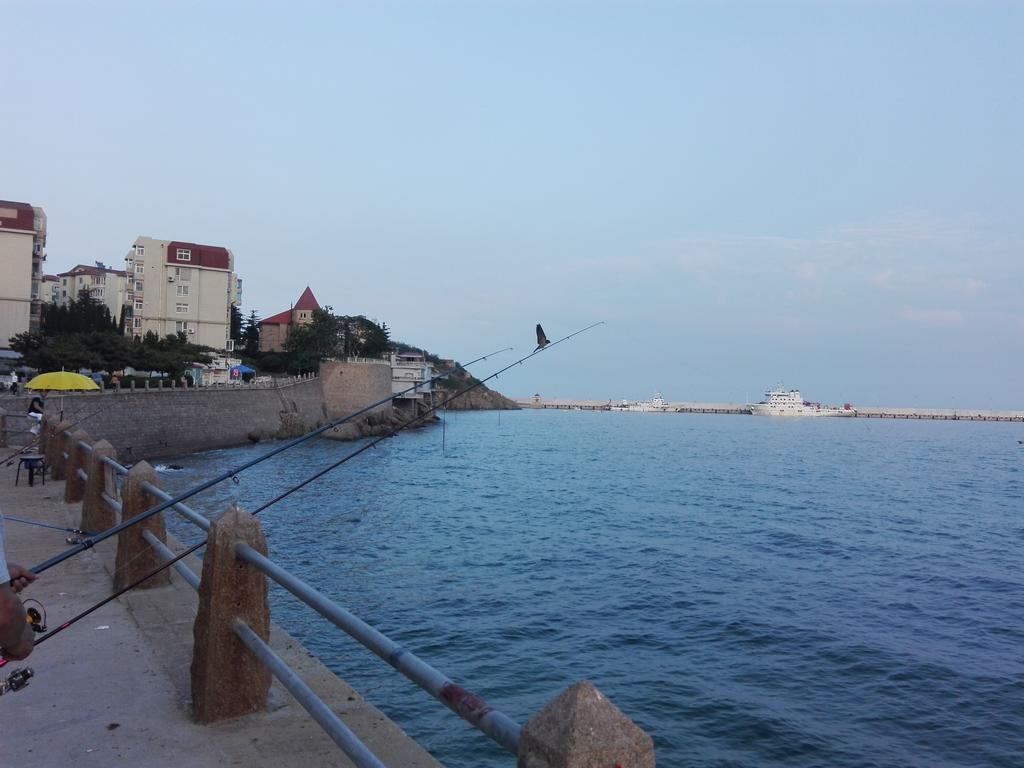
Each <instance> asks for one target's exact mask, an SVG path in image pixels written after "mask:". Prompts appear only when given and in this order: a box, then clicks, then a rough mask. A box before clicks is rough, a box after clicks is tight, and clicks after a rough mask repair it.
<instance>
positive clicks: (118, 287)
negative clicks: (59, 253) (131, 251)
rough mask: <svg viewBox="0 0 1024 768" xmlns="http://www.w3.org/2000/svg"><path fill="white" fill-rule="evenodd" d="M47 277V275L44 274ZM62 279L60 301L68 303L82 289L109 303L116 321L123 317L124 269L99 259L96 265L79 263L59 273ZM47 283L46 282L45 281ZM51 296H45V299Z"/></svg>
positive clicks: (111, 315)
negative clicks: (109, 265)
mask: <svg viewBox="0 0 1024 768" xmlns="http://www.w3.org/2000/svg"><path fill="white" fill-rule="evenodd" d="M44 277H45V276H44ZM57 278H58V279H59V280H60V303H61V304H67V303H68V302H69V301H71V300H72V299H78V296H79V294H80V293H81V292H82V291H88V292H89V295H90V296H91V297H92V298H94V299H96V300H97V301H100V302H102V303H104V304H106V305H107V309H109V310H110V317H111V318H113V320H114V322H115V323H116V322H118V321H119V320H120V319H121V307H122V306H123V305H124V302H125V293H126V289H127V275H126V273H125V272H124V270H120V269H111V268H110V267H107V266H105V265H104V264H103V263H102V262H99V261H97V262H96V266H95V267H87V266H85V265H84V264H79V265H78V266H76V267H73V268H71V269H69V270H68V271H67V272H61V273H60V274H58V275H57ZM44 284H45V283H44ZM48 299H49V297H44V299H43V300H44V301H46V300H48Z"/></svg>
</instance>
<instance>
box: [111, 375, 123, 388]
mask: <svg viewBox="0 0 1024 768" xmlns="http://www.w3.org/2000/svg"><path fill="white" fill-rule="evenodd" d="M110 386H111V387H112V388H113V389H120V388H121V379H119V378H118V376H117V374H116V373H115V374H113V375H112V376H111V377H110Z"/></svg>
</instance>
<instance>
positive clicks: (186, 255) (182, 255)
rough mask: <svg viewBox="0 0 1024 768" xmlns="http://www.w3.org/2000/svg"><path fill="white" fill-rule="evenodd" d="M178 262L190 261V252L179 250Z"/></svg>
mask: <svg viewBox="0 0 1024 768" xmlns="http://www.w3.org/2000/svg"><path fill="white" fill-rule="evenodd" d="M178 261H192V251H190V250H189V249H188V248H179V249H178Z"/></svg>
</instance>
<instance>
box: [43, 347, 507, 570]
mask: <svg viewBox="0 0 1024 768" xmlns="http://www.w3.org/2000/svg"><path fill="white" fill-rule="evenodd" d="M510 349H511V347H505V348H503V349H499V350H497V351H495V352H489V353H488V354H486V355H482V356H481V357H478V358H477V359H476V360H471V361H470V362H468V363H466V364H465V365H457V366H455V367H454V368H451V369H449V370H447V371H445V372H444V373H442V374H438V375H437V376H435V377H433V378H432V379H428V380H427V381H419V382H416V383H415V384H413V385H412V386H411V387H407V388H406V389H403V390H402V391H401V392H396V393H392V394H390V395H388V396H387V397H385V398H383V399H381V400H378V401H377V402H375V403H371V404H370V405H367V406H365V407H364V408H361V409H359V410H358V411H356V412H355V413H350V414H349V415H348V416H343V417H341V418H337V419H334V420H333V421H329V422H327V423H326V424H324V425H323V426H322V427H317V428H316V429H314V430H311V431H310V432H307V433H306V434H304V435H301V436H300V437H297V438H295V439H293V440H289V441H288V442H286V443H284V444H283V445H279V446H277V447H276V448H273V449H271V450H269V451H267V452H266V453H265V454H263V455H262V456H257V457H256V458H255V459H251V460H249V461H247V462H245V463H244V464H241V465H240V466H238V467H235V468H234V469H229V470H228V471H227V472H223V473H221V474H220V475H217V476H216V477H213V478H211V479H210V480H207V481H206V482H204V483H200V484H199V485H197V486H194V487H193V488H190V489H189V490H187V491H184V492H183V493H181V494H179V495H178V496H174V497H172V498H170V499H168V500H167V501H164V502H161V503H160V504H157V505H156V506H155V507H151V508H149V509H147V510H146V511H145V512H140V513H139V514H137V515H136V516H135V517H133V518H130V519H129V520H124V521H122V522H121V523H119V524H117V525H115V526H113V527H111V528H108V529H107V530H105V531H103V532H102V533H98V534H96V535H94V536H90V537H88V538H87V539H84V540H83V541H81V542H80V543H78V544H76V545H74V546H73V547H72V548H71V549H68V550H65V551H64V552H62V553H61V554H59V555H54V556H53V557H51V558H50V559H49V560H44V561H43V562H41V563H39V564H38V565H36V566H33V568H32V571H33V572H34V573H36V574H40V573H42V572H43V571H46V570H49V569H50V568H52V567H53V566H55V565H57V564H59V563H62V562H64V561H65V560H67V559H68V558H71V557H74V556H75V555H77V554H79V553H81V552H84V551H85V550H87V549H90V548H92V547H94V546H95V545H96V544H98V543H100V542H101V541H104V540H106V539H109V538H110V537H111V536H116V535H117V534H119V533H120V532H121V531H123V530H125V529H126V528H131V527H132V526H133V525H135V524H137V523H141V522H142V521H143V520H147V519H148V518H150V517H152V516H153V515H155V514H157V513H159V512H163V511H164V510H165V509H169V508H171V507H173V506H174V505H175V504H180V503H181V502H182V501H184V500H185V499H190V498H192V497H193V496H195V495H196V494H197V493H202V492H203V491H205V490H206V489H207V488H211V487H213V486H214V485H217V484H218V483H221V482H223V481H224V480H228V479H230V478H234V477H235V476H237V475H238V474H239V473H241V472H244V471H245V470H247V469H249V468H250V467H254V466H256V465H257V464H260V463H262V462H264V461H266V460H267V459H269V458H272V457H273V456H276V455H277V454H279V453H282V452H284V451H287V450H288V449H289V448H294V447H295V446H296V445H299V444H301V443H304V442H306V441H307V440H311V439H313V438H314V437H316V436H317V435H320V434H322V433H324V432H326V431H327V430H328V429H333V428H334V427H336V426H339V425H340V424H344V423H345V422H347V421H351V420H352V419H355V418H357V417H359V416H362V415H363V414H364V413H367V412H369V411H372V410H373V409H374V408H377V407H379V406H381V405H384V404H386V403H390V402H391V401H392V399H393V398H395V397H397V396H399V395H403V394H405V393H407V392H412V391H414V390H416V389H419V388H420V387H423V386H426V385H427V384H432V383H434V382H435V381H439V380H440V379H443V378H447V377H448V376H451V375H452V374H453V373H455V372H456V371H460V370H465V369H466V367H468V366H470V365H473V364H474V363H478V362H480V361H481V360H487V359H488V358H489V357H492V356H494V355H497V354H500V353H502V352H507V351H508V350H510Z"/></svg>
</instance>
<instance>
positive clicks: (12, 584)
mask: <svg viewBox="0 0 1024 768" xmlns="http://www.w3.org/2000/svg"><path fill="white" fill-rule="evenodd" d="M37 578H39V577H38V576H36V575H35V574H34V573H32V571H30V570H28V569H27V568H23V567H22V566H20V565H17V564H16V563H8V562H7V554H6V550H5V542H4V516H3V513H2V512H0V655H2V656H3V658H5V659H13V660H15V661H18V660H20V659H24V658H26V657H27V656H28V655H29V654H30V653H32V645H33V642H34V640H33V635H32V626H31V625H30V624H29V623H28V620H27V615H26V613H25V606H24V605H22V603H21V600H20V599H19V598H18V594H17V593H18V592H21V590H23V589H24V588H25V587H27V586H28V585H29V584H31V583H32V582H33V581H35V580H36V579H37Z"/></svg>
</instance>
